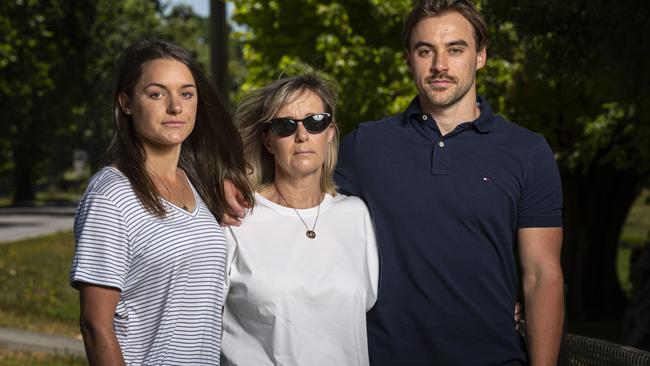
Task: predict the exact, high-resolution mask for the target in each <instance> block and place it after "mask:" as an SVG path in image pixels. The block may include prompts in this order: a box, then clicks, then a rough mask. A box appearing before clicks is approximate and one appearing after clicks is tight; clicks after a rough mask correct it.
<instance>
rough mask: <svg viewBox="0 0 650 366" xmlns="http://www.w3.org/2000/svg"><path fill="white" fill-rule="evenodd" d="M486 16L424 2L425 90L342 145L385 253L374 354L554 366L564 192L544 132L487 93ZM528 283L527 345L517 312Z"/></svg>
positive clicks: (344, 186)
mask: <svg viewBox="0 0 650 366" xmlns="http://www.w3.org/2000/svg"><path fill="white" fill-rule="evenodd" d="M486 33H487V31H486V26H485V23H484V21H483V19H482V17H481V15H480V14H479V13H478V11H477V10H476V8H475V7H474V5H473V4H472V3H471V1H469V0H429V1H427V0H425V1H422V4H421V5H419V6H417V7H416V8H415V9H414V10H413V11H412V12H411V14H410V15H409V17H408V19H407V21H406V23H405V27H404V34H403V42H404V51H405V55H406V62H407V64H408V67H409V70H410V72H411V73H412V75H413V80H414V82H415V85H416V86H417V89H418V91H419V94H418V96H417V97H416V98H415V99H414V100H413V102H412V103H411V104H410V106H409V107H408V108H407V109H406V111H405V112H403V113H400V114H398V115H396V116H393V117H388V118H385V119H383V120H380V121H376V122H368V123H363V124H361V125H360V126H359V128H358V129H357V130H356V131H354V132H353V133H351V134H350V135H348V136H347V137H346V138H345V140H344V141H343V143H342V145H341V151H340V155H339V159H340V160H339V165H338V168H337V172H336V173H337V174H336V182H337V184H338V185H339V187H340V190H341V191H342V192H343V193H345V194H350V195H355V196H359V197H361V198H363V199H364V200H365V201H366V203H367V204H368V206H369V208H370V212H371V214H372V216H373V218H374V221H375V229H376V231H377V238H378V244H379V247H380V256H381V275H380V283H379V298H378V301H377V303H376V305H375V307H374V308H373V309H372V310H371V311H370V312H369V313H368V337H369V346H370V356H371V364H372V365H375V366H377V365H390V366H402V365H404V366H407V365H408V366H416V365H523V364H528V363H530V364H531V365H554V364H555V362H556V360H557V355H558V350H559V344H560V338H561V333H562V319H563V290H562V283H563V279H562V270H561V267H560V248H561V242H562V228H561V225H562V221H561V208H562V192H561V185H560V178H559V174H558V170H557V166H556V163H555V160H554V157H553V153H552V151H551V149H550V148H549V146H548V144H547V143H546V141H545V140H544V138H543V137H541V136H539V135H537V134H535V133H532V132H530V131H528V130H526V129H524V128H522V127H519V126H518V125H516V124H513V123H510V122H508V121H506V120H505V119H503V118H502V117H500V116H498V115H495V114H493V112H492V109H491V108H490V105H489V104H488V103H487V102H486V101H485V100H483V99H482V98H481V97H479V96H477V93H476V84H475V77H476V71H477V70H478V69H480V68H481V67H483V66H484V65H485V62H486V44H487V35H486ZM516 255H518V257H519V261H520V265H521V276H522V277H521V278H522V281H523V290H524V300H525V313H526V331H527V341H528V350H526V348H525V346H524V345H523V342H522V341H521V339H520V338H519V336H518V334H517V332H516V331H515V321H514V320H513V317H512V309H514V306H515V301H516V298H517V292H518V288H519V275H518V270H517V264H516V259H515V256H516Z"/></svg>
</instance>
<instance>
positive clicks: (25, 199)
mask: <svg viewBox="0 0 650 366" xmlns="http://www.w3.org/2000/svg"><path fill="white" fill-rule="evenodd" d="M15 151H16V150H15ZM17 155H18V154H17ZM14 164H15V168H14V172H13V175H14V189H15V191H14V196H13V199H12V205H14V206H30V205H32V204H33V203H34V180H33V179H32V178H33V172H32V170H33V166H34V164H33V162H31V161H28V159H25V158H22V157H17V156H15V157H14Z"/></svg>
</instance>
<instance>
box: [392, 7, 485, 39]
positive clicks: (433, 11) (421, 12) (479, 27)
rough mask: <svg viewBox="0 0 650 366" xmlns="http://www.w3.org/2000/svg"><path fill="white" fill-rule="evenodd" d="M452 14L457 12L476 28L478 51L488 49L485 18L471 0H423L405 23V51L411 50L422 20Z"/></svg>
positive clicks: (403, 35)
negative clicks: (416, 29)
mask: <svg viewBox="0 0 650 366" xmlns="http://www.w3.org/2000/svg"><path fill="white" fill-rule="evenodd" d="M450 12H456V13H458V14H460V15H462V16H463V17H465V19H467V21H469V22H470V24H471V25H472V28H474V39H475V41H476V50H477V51H480V50H482V49H483V48H485V47H487V44H488V36H487V26H486V25H485V20H483V16H481V13H480V12H479V11H478V9H476V6H474V3H473V2H472V1H471V0H422V1H420V3H419V5H416V6H415V7H414V8H413V10H411V13H409V15H408V17H407V18H406V21H405V22H404V28H403V30H402V45H403V46H404V49H405V50H406V51H408V50H409V48H410V42H411V34H413V29H415V27H416V26H417V25H418V23H419V22H420V21H421V20H422V19H425V18H429V17H435V16H440V15H443V14H445V13H450Z"/></svg>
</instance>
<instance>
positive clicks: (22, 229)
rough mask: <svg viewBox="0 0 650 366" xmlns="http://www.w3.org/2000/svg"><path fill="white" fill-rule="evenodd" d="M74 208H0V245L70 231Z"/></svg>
mask: <svg viewBox="0 0 650 366" xmlns="http://www.w3.org/2000/svg"><path fill="white" fill-rule="evenodd" d="M74 212H75V208H74V207H67V206H66V207H6V208H0V244H6V243H10V242H13V241H17V240H22V239H27V238H33V237H37V236H42V235H47V234H53V233H56V232H59V231H67V230H72V225H73V223H74Z"/></svg>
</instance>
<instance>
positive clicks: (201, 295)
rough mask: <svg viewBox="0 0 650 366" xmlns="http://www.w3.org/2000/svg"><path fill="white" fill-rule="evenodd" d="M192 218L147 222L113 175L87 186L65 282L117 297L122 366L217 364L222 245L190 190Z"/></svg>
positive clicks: (124, 182)
mask: <svg viewBox="0 0 650 366" xmlns="http://www.w3.org/2000/svg"><path fill="white" fill-rule="evenodd" d="M192 192H193V193H194V197H195V199H196V207H195V209H194V211H193V212H187V211H185V210H183V209H181V208H179V207H176V206H174V205H173V204H170V203H167V202H165V208H166V209H167V213H168V215H167V217H165V218H164V219H160V218H158V217H155V216H153V215H151V214H150V213H149V212H148V211H147V210H145V208H144V206H142V204H141V203H140V200H139V199H138V198H137V196H136V195H135V192H133V189H132V188H131V184H130V183H129V180H128V179H127V178H126V177H125V176H124V175H123V174H122V173H121V172H120V171H118V170H117V169H114V168H110V167H108V168H104V169H102V170H101V171H99V172H98V173H97V174H95V176H93V178H92V179H91V181H90V183H89V185H88V189H87V190H86V193H85V194H84V197H83V199H82V200H81V203H80V204H79V208H78V209H77V214H76V217H75V228H74V229H75V230H74V231H75V244H76V246H75V255H74V259H73V263H72V269H71V271H70V282H71V283H72V284H73V285H76V284H77V283H78V282H86V283H91V284H95V285H102V286H108V287H114V288H116V289H119V290H120V299H119V302H118V304H117V308H116V309H115V315H114V318H113V327H114V329H115V334H116V335H117V339H118V342H119V344H120V348H121V350H122V354H123V356H124V360H125V361H126V364H127V365H218V364H219V354H220V339H221V311H220V309H221V308H222V306H223V297H224V295H223V294H224V292H223V284H224V280H225V279H224V274H225V262H226V256H227V245H226V240H225V236H224V233H223V230H222V228H221V227H219V224H218V223H217V221H216V220H215V219H214V216H212V213H211V212H210V211H209V210H208V208H207V207H206V206H205V204H204V203H203V201H202V200H201V198H200V197H199V195H198V194H196V192H195V191H194V188H192Z"/></svg>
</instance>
